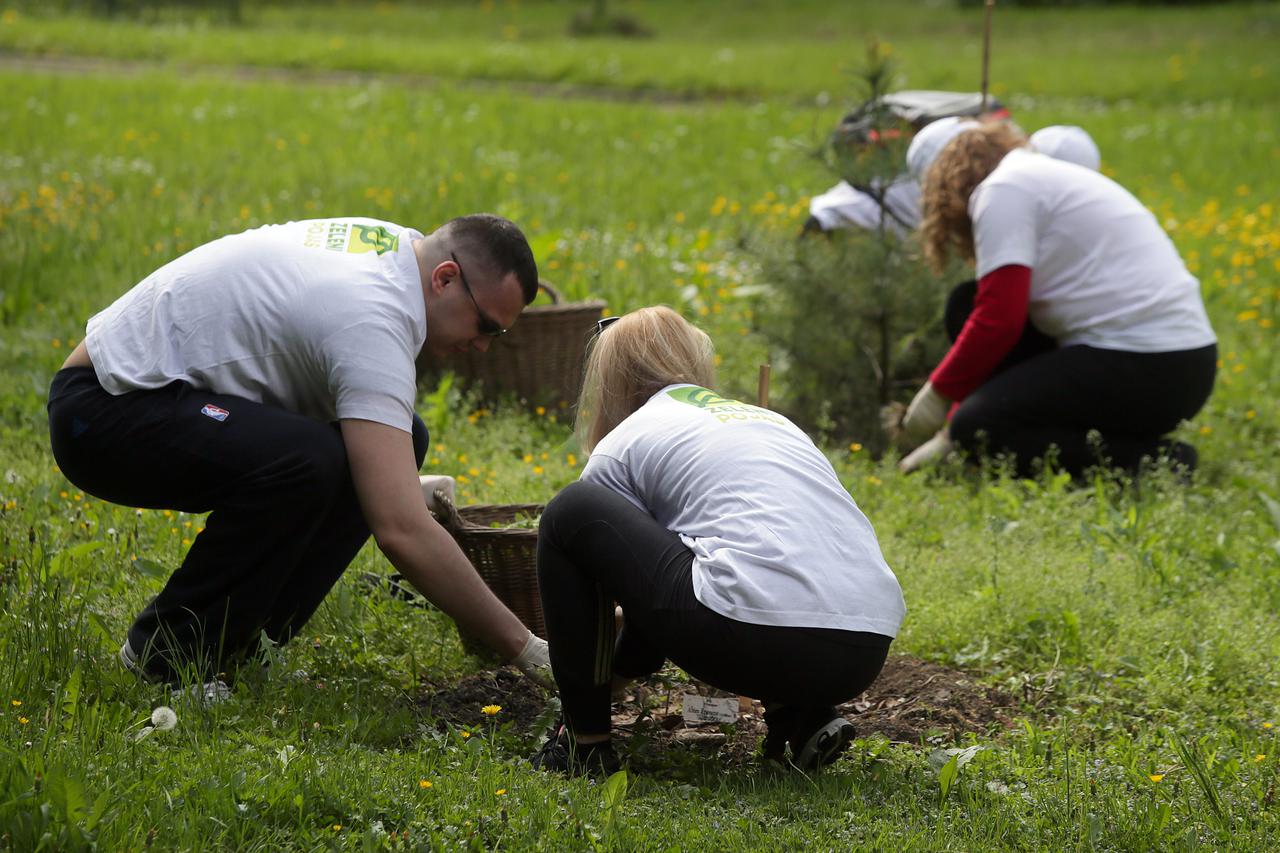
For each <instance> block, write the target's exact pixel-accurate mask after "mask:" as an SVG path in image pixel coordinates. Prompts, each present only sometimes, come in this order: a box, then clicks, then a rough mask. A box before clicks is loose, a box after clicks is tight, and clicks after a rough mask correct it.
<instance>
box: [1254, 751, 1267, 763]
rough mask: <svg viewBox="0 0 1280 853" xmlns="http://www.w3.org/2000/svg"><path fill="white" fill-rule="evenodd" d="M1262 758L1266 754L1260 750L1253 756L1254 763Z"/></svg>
mask: <svg viewBox="0 0 1280 853" xmlns="http://www.w3.org/2000/svg"><path fill="white" fill-rule="evenodd" d="M1264 758H1266V756H1265V755H1263V754H1262V753H1261V752H1259V753H1258V754H1257V755H1255V756H1254V757H1253V761H1254V763H1255V764H1256V763H1257V762H1259V761H1261V760H1262V759H1264Z"/></svg>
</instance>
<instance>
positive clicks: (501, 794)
mask: <svg viewBox="0 0 1280 853" xmlns="http://www.w3.org/2000/svg"><path fill="white" fill-rule="evenodd" d="M493 793H494V794H495V795H497V796H499V797H505V796H506V795H507V789H506V788H499V789H498V790H496V791H494V792H493Z"/></svg>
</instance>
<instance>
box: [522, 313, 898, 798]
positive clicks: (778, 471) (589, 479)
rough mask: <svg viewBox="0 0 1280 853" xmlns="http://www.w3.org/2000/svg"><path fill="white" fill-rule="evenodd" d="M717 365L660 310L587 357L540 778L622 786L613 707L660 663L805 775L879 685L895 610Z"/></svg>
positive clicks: (850, 504) (804, 446) (842, 527)
mask: <svg viewBox="0 0 1280 853" xmlns="http://www.w3.org/2000/svg"><path fill="white" fill-rule="evenodd" d="M609 319H614V318H609ZM712 358H713V352H712V344H711V340H710V339H709V338H708V337H707V336H706V335H705V334H704V333H703V332H701V331H699V330H698V329H696V328H694V327H693V326H692V325H690V324H689V323H688V322H686V321H685V320H684V319H683V318H682V317H680V315H678V314H677V313H675V312H674V311H672V310H671V309H669V308H665V307H656V308H643V309H640V310H638V311H635V312H632V313H630V314H627V315H625V316H623V317H622V318H620V319H618V320H617V322H616V323H614V324H612V325H610V326H608V327H607V328H604V329H602V330H601V331H600V333H599V334H598V335H597V336H596V337H595V338H594V340H593V341H592V344H591V350H590V352H589V355H588V359H587V367H586V376H585V379H584V388H583V392H582V399H581V402H580V408H579V415H578V424H577V426H578V432H579V437H580V440H581V441H582V444H583V447H584V448H586V449H588V450H589V451H590V454H591V455H590V458H589V459H588V460H587V464H586V466H585V467H584V469H583V472H582V476H581V478H580V480H579V481H578V482H576V483H573V484H571V485H569V486H568V487H567V488H565V489H564V490H563V491H561V492H560V493H559V494H558V495H556V497H555V498H553V499H552V500H551V502H550V503H549V504H548V506H547V508H546V511H545V512H544V514H543V516H542V520H541V523H540V526H539V534H538V583H539V586H540V590H541V596H542V607H543V611H544V616H545V619H546V626H547V639H548V641H549V642H550V644H551V668H552V672H553V674H554V675H555V679H556V684H557V685H558V687H559V689H560V697H561V701H562V703H563V711H564V721H563V725H562V726H560V728H559V729H558V730H557V731H556V733H555V734H554V735H553V736H551V737H550V738H549V739H548V740H547V742H546V744H545V745H544V746H543V748H542V750H541V751H540V752H539V753H538V754H537V755H535V756H534V758H533V764H534V766H535V767H539V768H543V769H547V770H555V771H560V772H566V773H582V772H591V773H600V772H611V771H612V770H613V769H615V768H616V767H617V766H618V757H617V755H616V753H615V752H614V751H613V748H612V746H611V745H610V693H611V689H612V688H613V687H615V686H616V687H620V686H621V685H622V684H623V683H625V682H626V681H627V680H629V679H633V678H639V677H643V676H647V675H649V674H651V673H654V672H656V671H658V669H660V668H661V667H662V665H663V662H664V661H666V660H671V661H673V662H674V663H675V664H677V665H678V666H680V667H681V668H683V669H684V670H685V671H686V672H688V673H689V674H690V675H692V676H694V677H695V678H698V679H700V680H702V681H705V682H706V683H708V684H711V685H713V686H715V687H718V688H721V689H724V690H728V691H732V692H734V693H737V694H740V695H746V696H752V697H757V698H759V699H761V700H762V701H763V703H764V706H765V720H766V723H767V724H768V736H767V737H766V739H765V742H764V755H765V757H766V758H771V759H777V760H781V759H783V757H784V755H785V754H786V750H787V749H788V747H789V748H790V752H791V760H792V761H793V762H794V763H795V764H796V765H798V766H799V767H801V768H803V769H806V770H808V769H813V768H816V767H818V766H820V765H823V764H826V763H828V762H830V761H832V760H834V759H835V758H836V756H837V755H838V754H839V753H840V751H841V750H842V749H844V747H845V746H846V745H847V744H848V742H849V740H850V739H851V738H852V733H853V726H852V725H851V724H850V723H849V722H848V721H847V720H845V719H844V718H843V717H841V716H839V715H838V714H837V713H836V711H835V707H834V706H835V705H836V704H838V703H840V702H843V701H846V700H848V699H851V698H853V697H854V696H856V695H857V694H859V693H861V692H862V691H863V690H865V689H866V688H867V686H868V685H870V684H871V682H872V681H874V680H875V678H876V676H877V675H878V674H879V672H880V669H881V667H882V666H883V664H884V661H885V656H886V654H887V653H888V649H889V644H890V642H891V640H892V638H893V637H894V636H895V634H896V633H897V630H898V628H899V626H900V624H901V622H902V618H903V615H904V613H905V607H904V605H903V601H902V592H901V590H900V589H899V587H898V582H897V579H896V578H895V577H894V575H893V572H891V571H890V569H889V567H888V566H887V565H886V564H885V561H884V558H883V557H882V556H881V553H880V546H879V544H878V543H877V541H876V536H875V532H874V531H873V530H872V528H871V524H870V523H869V522H868V521H867V519H866V517H865V516H864V515H863V514H862V512H861V511H860V510H859V509H858V507H857V505H856V504H855V503H854V501H853V498H851V497H850V496H849V493H848V492H847V491H845V489H844V487H843V486H841V484H840V481H839V480H838V479H837V477H836V474H835V471H834V470H833V469H832V467H831V464H830V463H829V462H828V461H827V459H826V457H825V456H823V454H822V453H821V452H820V451H819V450H818V449H817V448H816V447H815V446H814V444H813V442H812V441H810V440H809V438H808V437H807V436H806V435H805V434H804V433H803V432H801V431H800V430H799V429H798V428H797V427H796V426H795V425H794V424H792V423H791V422H790V421H788V420H787V419H786V418H784V417H782V416H781V415H778V414H776V413H774V412H771V411H769V410H767V409H763V408H759V407H757V406H751V405H746V404H743V403H739V402H737V401H734V400H729V399H726V398H724V397H721V396H719V395H718V394H716V393H715V391H713V390H711V389H712V385H713V382H714V377H713V367H712ZM615 602H617V603H618V604H620V605H621V606H622V610H623V613H624V614H625V619H624V621H623V626H622V628H621V631H620V632H618V633H617V634H616V638H615V619H614V603H615Z"/></svg>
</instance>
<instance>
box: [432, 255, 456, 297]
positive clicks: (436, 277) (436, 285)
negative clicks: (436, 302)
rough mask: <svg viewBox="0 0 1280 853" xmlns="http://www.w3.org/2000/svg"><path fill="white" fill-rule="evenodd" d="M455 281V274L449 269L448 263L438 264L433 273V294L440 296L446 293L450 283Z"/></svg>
mask: <svg viewBox="0 0 1280 853" xmlns="http://www.w3.org/2000/svg"><path fill="white" fill-rule="evenodd" d="M452 280H453V274H452V273H451V270H450V269H449V267H448V265H447V262H445V261H442V262H440V263H438V264H436V266H435V269H433V270H432V271H431V294H432V295H433V296H439V295H440V294H441V293H443V292H444V289H445V287H446V286H448V284H449V282H450V281H452Z"/></svg>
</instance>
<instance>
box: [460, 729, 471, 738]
mask: <svg viewBox="0 0 1280 853" xmlns="http://www.w3.org/2000/svg"><path fill="white" fill-rule="evenodd" d="M469 737H471V732H469V731H467V730H466V729H463V730H462V739H463V740H466V739H467V738H469Z"/></svg>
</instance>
